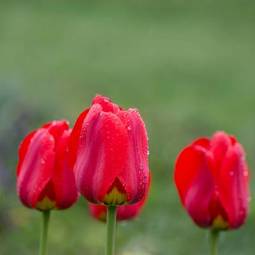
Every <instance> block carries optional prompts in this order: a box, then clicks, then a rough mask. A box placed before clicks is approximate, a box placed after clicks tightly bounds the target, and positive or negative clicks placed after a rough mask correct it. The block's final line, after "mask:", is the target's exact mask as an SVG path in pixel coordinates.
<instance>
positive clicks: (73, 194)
mask: <svg viewBox="0 0 255 255" xmlns="http://www.w3.org/2000/svg"><path fill="white" fill-rule="evenodd" d="M70 131H71V130H68V131H67V130H66V131H64V133H63V134H62V136H61V138H60V139H59V141H58V149H57V150H56V163H55V171H54V173H53V177H52V182H53V185H54V191H55V200H56V207H57V208H61V209H65V208H68V207H70V206H71V205H72V204H73V203H75V201H76V200H77V197H78V193H77V189H76V184H75V178H74V174H73V168H72V167H71V166H70V161H69V160H68V157H69V153H68V147H67V146H68V142H69V138H70Z"/></svg>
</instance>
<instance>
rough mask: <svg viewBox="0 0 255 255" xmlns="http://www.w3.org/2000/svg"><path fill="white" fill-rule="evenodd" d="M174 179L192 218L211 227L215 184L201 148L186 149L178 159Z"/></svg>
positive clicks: (204, 225)
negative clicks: (210, 209) (211, 209)
mask: <svg viewBox="0 0 255 255" xmlns="http://www.w3.org/2000/svg"><path fill="white" fill-rule="evenodd" d="M174 178H175V183H176V186H177V188H178V191H179V194H180V197H181V200H182V203H183V205H184V207H185V208H186V209H187V211H188V213H189V214H190V216H191V217H192V218H193V220H194V221H195V222H196V223H197V224H198V225H199V226H202V227H207V226H209V225H210V224H211V222H212V217H211V214H210V211H209V206H210V202H211V199H212V196H213V192H214V183H213V178H212V174H211V172H210V169H209V162H208V156H207V154H206V153H205V151H204V150H201V149H199V146H192V145H191V146H188V147H186V148H185V149H184V150H183V151H182V152H181V154H180V155H179V156H178V158H177V161H176V165H175V175H174Z"/></svg>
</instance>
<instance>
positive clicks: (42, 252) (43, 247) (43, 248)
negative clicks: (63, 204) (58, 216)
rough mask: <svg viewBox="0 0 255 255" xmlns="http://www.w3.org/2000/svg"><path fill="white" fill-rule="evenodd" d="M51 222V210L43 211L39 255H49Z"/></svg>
mask: <svg viewBox="0 0 255 255" xmlns="http://www.w3.org/2000/svg"><path fill="white" fill-rule="evenodd" d="M49 221H50V210H48V211H43V212H42V230H41V238H40V248H39V255H46V254H47V237H48V228H49Z"/></svg>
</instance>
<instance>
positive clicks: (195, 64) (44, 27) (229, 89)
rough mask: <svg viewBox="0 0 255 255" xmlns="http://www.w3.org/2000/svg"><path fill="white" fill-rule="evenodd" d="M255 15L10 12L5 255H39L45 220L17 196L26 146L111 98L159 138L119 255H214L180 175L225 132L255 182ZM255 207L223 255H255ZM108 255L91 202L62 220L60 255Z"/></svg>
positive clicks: (1, 217)
mask: <svg viewBox="0 0 255 255" xmlns="http://www.w3.org/2000/svg"><path fill="white" fill-rule="evenodd" d="M254 11H255V3H254V1H248V0H242V1H237V0H231V1H230V0H221V1H218V0H215V1H211V0H203V1H202V0H192V1H187V0H165V1H164V0H158V1H155V0H129V1H122V0H116V1H115V0H108V1H99V0H93V1H88V0H82V1H78V0H74V1H70V0H69V1H68V0H62V1H55V0H44V1H40V0H38V1H32V0H31V1H29V0H23V1H22V0H16V1H15V0H8V1H7V0H6V1H4V0H1V1H0V192H1V194H0V243H1V244H0V253H1V254H3V255H4V254H11V255H12V254H20V255H32V254H37V249H38V236H39V229H40V220H41V215H40V213H38V212H37V211H33V210H29V209H27V208H25V207H23V206H22V205H21V204H20V202H19V200H18V198H17V197H16V191H15V166H16V162H17V147H18V144H19V142H20V140H21V139H22V138H23V137H24V135H25V134H26V133H27V132H28V131H29V130H31V129H34V128H36V127H38V126H40V125H41V124H42V123H43V122H45V121H48V120H52V119H59V118H67V119H69V120H70V122H71V123H72V124H73V123H74V121H75V119H76V117H77V115H78V114H79V113H80V112H81V111H82V110H83V109H84V108H85V107H87V106H88V105H89V104H90V101H91V99H92V97H93V96H94V95H95V94H96V93H100V94H103V95H106V96H109V97H111V98H112V99H113V100H114V101H116V102H117V103H118V104H120V105H122V106H124V107H131V106H132V107H137V108H139V110H140V112H141V114H142V116H143V117H144V120H145V122H146V124H147V128H148V133H149V137H150V140H149V142H150V168H151V170H152V172H153V183H152V189H151V193H150V197H149V200H148V203H147V205H146V207H145V209H144V211H143V213H142V214H141V216H140V217H139V218H137V219H136V220H134V221H132V222H129V223H124V224H120V225H119V227H118V238H117V239H118V247H117V250H118V254H120V255H131V254H132V255H138V254H139V255H152V254H155V255H166V254H172V255H174V254H178V255H189V254H190V255H193V254H208V243H207V237H208V236H207V231H205V230H202V229H200V228H198V227H196V226H195V225H194V224H193V223H192V221H191V220H190V219H189V218H188V217H187V215H186V213H185V211H184V210H183V209H182V207H181V205H180V202H179V199H178V197H177V193H176V190H175V187H174V184H173V180H172V175H173V164H174V160H175V157H176V155H177V154H178V152H179V151H180V150H181V149H182V148H183V146H185V145H186V144H188V143H189V142H191V141H192V139H194V138H196V137H197V136H201V135H206V136H209V135H211V134H212V133H213V132H214V131H215V130H225V131H227V132H229V133H232V134H235V135H236V136H237V137H238V139H239V140H240V141H241V142H242V143H243V145H244V146H245V148H246V151H247V158H248V161H249V165H250V169H251V171H252V172H254V170H253V169H254V168H255V160H254V157H255V30H254V27H255V15H254ZM251 186H252V187H251V189H252V192H253V194H254V193H255V190H254V188H255V185H254V184H253V179H252V180H251ZM251 203H252V204H251V210H250V216H249V218H248V220H247V224H246V225H245V226H244V227H242V228H241V229H240V230H238V231H231V232H228V233H224V234H223V235H222V238H221V242H220V249H221V253H220V254H221V255H224V254H231V255H235V254H236V255H242V254H246V255H249V254H254V250H255V242H254V240H255V211H254V206H253V203H254V201H253V200H252V202H251ZM104 243H105V226H104V224H102V223H99V222H96V221H95V220H93V219H91V218H90V216H89V215H88V212H87V205H86V202H85V201H84V199H80V201H79V203H78V204H77V205H75V206H74V207H72V208H71V209H69V210H66V211H65V212H54V213H53V215H52V222H51V226H50V233H49V250H50V254H56V255H58V254H62V255H70V254H74V255H82V254H86V255H99V254H103V252H104Z"/></svg>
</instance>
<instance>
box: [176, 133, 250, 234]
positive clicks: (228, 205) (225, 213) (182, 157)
mask: <svg viewBox="0 0 255 255" xmlns="http://www.w3.org/2000/svg"><path fill="white" fill-rule="evenodd" d="M248 175H249V172H248V167H247V164H246V161H245V153H244V149H243V148H242V146H241V145H240V143H238V141H237V140H236V138H235V137H233V136H230V135H228V134H226V133H224V132H216V133H215V134H214V135H213V137H212V138H211V139H209V138H199V139H197V140H196V141H194V142H193V143H192V144H190V145H188V146H187V147H186V148H184V149H183V150H182V152H181V153H180V154H179V156H178V158H177V160H176V164H175V173H174V179H175V184H176V187H177V189H178V192H179V195H180V198H181V202H182V204H183V206H184V207H185V208H186V210H187V211H188V214H189V215H190V216H191V218H192V219H193V220H194V222H195V223H196V224H198V225H199V226H200V227H209V228H212V229H217V230H226V229H235V228H238V227H240V226H241V225H242V224H243V223H244V222H245V219H246V216H247V213H248V203H249V184H248V182H249V181H248V180H249V177H248Z"/></svg>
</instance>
